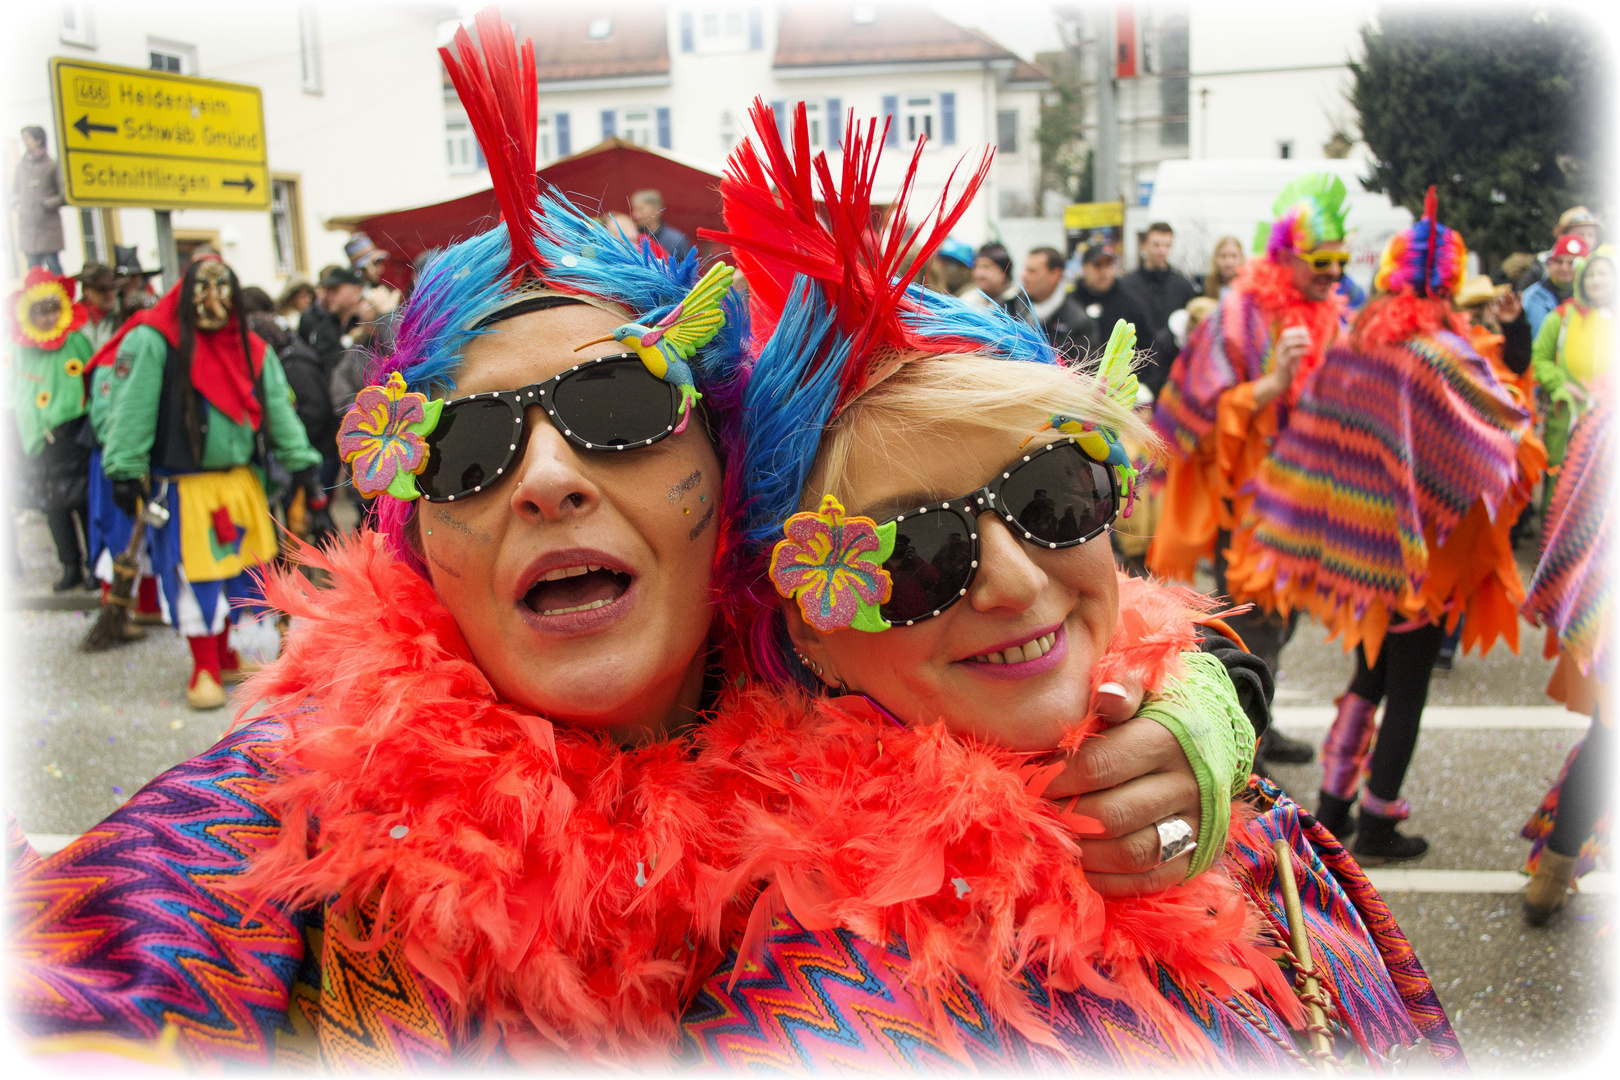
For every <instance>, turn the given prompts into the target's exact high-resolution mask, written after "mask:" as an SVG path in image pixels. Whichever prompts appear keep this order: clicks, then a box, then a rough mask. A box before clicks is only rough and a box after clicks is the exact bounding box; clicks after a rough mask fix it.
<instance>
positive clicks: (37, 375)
mask: <svg viewBox="0 0 1620 1080" xmlns="http://www.w3.org/2000/svg"><path fill="white" fill-rule="evenodd" d="M92 352H93V350H92V349H91V348H90V342H88V341H87V340H85V337H84V335H83V334H81V333H79V332H78V331H77V330H75V331H73V332H72V333H70V334H69V335H68V336H67V340H66V341H64V342H62V345H61V347H60V348H57V349H54V350H51V349H41V348H37V347H35V346H33V345H13V346H12V350H11V364H12V371H11V392H10V394H9V395H8V398H9V400H10V402H11V407H12V409H13V410H14V411H15V412H16V414H17V434H18V436H19V437H20V438H21V439H22V445H23V453H25V454H27V455H28V456H29V457H38V456H39V454H40V452H41V451H42V450H44V449H45V438H46V435H47V433H48V432H50V431H53V430H55V429H56V428H58V427H60V426H61V425H63V424H65V423H67V422H68V421H70V420H77V419H78V418H79V417H81V416H83V415H84V413H85V404H84V376H83V371H84V365H85V364H86V363H88V362H89V360H90V356H91V354H92Z"/></svg>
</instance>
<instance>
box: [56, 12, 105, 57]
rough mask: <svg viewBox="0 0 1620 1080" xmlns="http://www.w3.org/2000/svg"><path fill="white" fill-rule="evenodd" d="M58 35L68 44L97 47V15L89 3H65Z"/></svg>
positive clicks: (88, 47) (90, 47)
mask: <svg viewBox="0 0 1620 1080" xmlns="http://www.w3.org/2000/svg"><path fill="white" fill-rule="evenodd" d="M57 36H58V37H60V38H61V39H62V41H63V42H64V43H65V44H68V45H83V46H84V47H85V48H87V49H93V48H95V47H96V16H95V13H94V12H93V11H91V10H90V5H89V4H63V5H62V25H61V26H60V27H58V28H57Z"/></svg>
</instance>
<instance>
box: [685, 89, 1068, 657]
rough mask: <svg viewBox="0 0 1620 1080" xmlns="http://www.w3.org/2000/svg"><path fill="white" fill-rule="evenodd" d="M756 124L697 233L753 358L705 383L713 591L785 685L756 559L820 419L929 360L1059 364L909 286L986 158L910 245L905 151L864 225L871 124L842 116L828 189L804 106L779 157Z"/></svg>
mask: <svg viewBox="0 0 1620 1080" xmlns="http://www.w3.org/2000/svg"><path fill="white" fill-rule="evenodd" d="M753 119H754V127H755V138H756V139H757V140H758V142H759V144H760V145H761V146H762V147H763V148H764V151H765V158H764V160H763V161H762V160H761V159H760V157H759V153H758V151H756V150H755V149H754V147H753V144H752V143H751V142H748V141H745V142H743V143H741V144H739V146H738V149H737V150H736V151H735V152H734V153H733V156H732V159H731V161H730V162H729V163H728V166H727V170H726V175H725V178H724V179H723V180H722V181H721V185H720V192H721V195H722V197H723V200H724V204H725V219H726V226H727V228H726V231H725V232H723V233H706V232H700V234H699V235H703V236H708V237H711V238H714V239H719V240H724V241H726V242H727V243H729V244H730V245H731V247H732V251H733V253H734V254H735V255H736V258H737V262H738V265H739V266H740V267H741V269H742V272H743V274H744V275H745V277H746V279H747V281H748V284H749V295H750V321H751V322H752V324H753V326H754V328H755V336H754V338H753V341H752V346H751V352H752V354H753V355H751V356H735V355H733V356H727V357H725V358H722V359H720V361H719V365H720V366H719V367H717V368H716V369H715V370H714V371H713V373H712V374H713V376H714V377H715V382H716V385H717V390H716V391H715V394H714V397H715V398H716V399H717V404H719V405H720V406H721V413H722V417H723V421H724V423H723V430H724V434H725V443H726V451H727V462H728V468H727V472H726V506H727V508H728V510H729V512H730V515H731V516H732V518H733V520H734V522H735V526H736V533H735V538H736V545H735V548H734V549H733V551H732V562H731V567H730V571H729V573H728V574H727V586H726V591H725V593H724V594H723V595H724V596H725V598H726V599H727V600H728V601H729V603H728V604H727V615H728V618H730V619H731V621H732V623H733V630H734V631H735V633H736V635H737V639H738V641H739V643H740V644H741V645H742V647H743V649H744V652H745V658H746V660H747V662H748V663H749V665H750V666H751V667H752V668H753V670H754V673H755V674H757V675H760V676H762V677H764V678H766V679H770V680H772V681H775V682H787V681H790V680H792V679H795V678H798V677H799V669H798V666H797V665H795V664H792V663H791V662H790V661H791V659H792V656H793V652H792V647H791V644H790V643H789V642H788V640H787V636H786V629H785V626H784V624H783V622H782V618H781V615H780V613H779V611H778V609H777V603H776V593H775V589H774V586H773V585H772V584H771V582H770V580H769V578H768V576H767V573H766V564H767V563H768V560H769V556H770V550H771V548H772V546H773V545H774V544H775V543H776V541H778V540H780V539H781V537H782V523H783V522H784V521H785V520H786V519H787V518H788V517H789V516H790V515H792V514H793V513H795V512H796V511H797V510H798V509H799V502H800V497H801V494H802V493H803V491H804V486H805V484H806V482H807V481H808V480H809V477H810V470H811V468H812V467H813V465H814V463H815V459H816V454H817V452H818V451H819V449H820V446H821V440H822V436H823V434H824V433H825V430H826V427H827V425H828V424H829V423H830V422H831V421H832V420H833V419H834V418H835V417H836V416H837V415H838V413H839V412H841V411H842V410H843V409H844V408H847V407H848V405H849V404H850V403H851V402H852V401H854V400H855V399H856V398H857V397H859V396H860V395H861V394H862V393H865V392H866V391H867V390H869V389H871V388H872V387H873V386H875V385H877V384H878V383H880V382H882V381H883V380H884V379H886V378H888V377H889V376H890V375H892V374H894V372H896V371H897V370H899V369H900V368H901V367H904V366H905V365H907V364H910V363H916V362H926V361H927V359H928V358H929V357H933V356H939V355H942V354H978V355H984V356H993V357H999V358H1001V359H1005V360H1011V361H1020V362H1027V363H1036V364H1053V365H1055V364H1057V363H1059V359H1058V356H1057V354H1056V353H1055V352H1054V351H1053V350H1052V346H1051V345H1050V344H1049V343H1048V342H1047V340H1046V337H1045V335H1044V334H1043V333H1041V332H1040V331H1039V330H1038V329H1037V328H1035V327H1033V326H1031V325H1030V324H1028V323H1026V322H1024V321H1023V320H1021V319H1017V318H1014V317H1013V316H1012V315H1010V314H1008V313H1007V312H1006V311H1004V310H1003V309H1002V308H1000V307H999V306H995V307H978V306H975V305H973V304H970V303H968V302H966V301H964V300H960V299H958V298H956V297H954V296H947V295H944V294H941V293H936V292H930V291H927V290H925V289H923V288H922V287H921V286H919V285H917V284H915V282H914V280H913V279H914V275H913V274H912V273H911V268H914V267H918V266H922V265H925V264H926V263H927V260H928V257H929V255H930V254H931V252H932V251H933V250H934V249H935V248H936V247H937V246H938V244H939V243H942V242H943V240H944V238H945V237H946V235H948V233H949V230H950V227H951V226H952V225H954V223H955V222H956V221H957V220H959V218H960V216H961V214H962V212H963V211H964V210H966V208H967V205H968V203H969V202H970V201H971V199H972V196H973V194H974V192H975V191H976V190H977V187H978V185H979V182H980V181H982V178H983V176H984V173H985V171H986V170H987V168H988V165H989V157H988V155H986V156H985V157H984V158H983V159H982V161H981V164H980V167H979V169H978V171H977V172H976V173H975V174H974V176H973V178H972V179H970V181H969V183H968V184H967V186H966V190H964V191H960V192H958V193H956V194H955V195H954V197H953V196H952V194H951V193H950V184H949V183H947V185H946V193H945V194H944V195H942V196H941V198H940V201H939V204H938V205H937V206H936V207H935V208H934V209H933V211H932V212H931V213H930V214H929V215H926V216H925V219H924V223H923V226H922V227H919V228H917V229H916V231H915V233H912V234H911V235H910V236H909V237H908V236H907V235H906V232H907V225H906V202H907V198H908V195H909V192H910V189H911V183H912V179H913V178H914V176H915V173H916V168H917V158H916V157H915V156H913V158H912V161H911V167H910V169H909V170H908V172H907V174H906V177H905V179H904V180H903V181H902V183H901V186H900V192H899V195H898V196H897V197H896V199H895V200H894V202H892V203H891V204H890V205H889V211H888V216H887V219H886V222H887V223H886V225H885V227H884V228H882V229H874V228H873V227H872V225H871V222H872V221H873V220H874V218H875V215H874V213H873V212H872V202H871V188H872V182H873V180H874V178H875V174H876V171H877V161H878V157H879V156H880V154H881V152H882V145H883V135H882V134H880V133H879V132H878V131H877V129H876V124H875V122H870V123H867V124H865V125H860V126H857V125H856V124H855V123H854V121H853V116H851V117H850V118H849V122H848V123H847V124H846V126H845V131H847V132H848V133H849V136H848V138H847V139H846V143H845V146H844V151H843V176H842V180H841V182H835V181H834V179H833V176H832V172H831V170H830V168H829V167H828V166H827V162H826V156H825V155H817V156H816V158H815V159H814V160H813V161H812V159H811V157H810V153H809V142H808V138H807V136H806V131H807V128H806V126H805V116H804V108H803V106H800V107H799V109H798V111H797V115H796V116H795V118H794V122H793V127H792V135H793V143H794V145H793V149H792V153H791V155H790V153H789V151H788V148H787V147H786V146H784V144H783V141H782V139H781V137H780V135H779V134H778V131H777V127H776V123H775V119H774V117H773V115H772V114H771V112H770V111H769V110H768V109H766V108H765V107H764V105H763V104H762V103H759V102H756V103H755V109H754V115H753ZM918 149H919V151H920V150H921V145H920V143H919V147H918ZM813 180H815V181H819V192H817V193H815V194H812V181H813ZM930 219H931V220H930Z"/></svg>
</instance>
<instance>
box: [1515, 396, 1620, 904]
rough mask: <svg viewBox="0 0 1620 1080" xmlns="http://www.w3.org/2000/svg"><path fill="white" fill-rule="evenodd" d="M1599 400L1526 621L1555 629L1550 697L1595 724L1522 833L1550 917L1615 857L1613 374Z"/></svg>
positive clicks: (1571, 457) (1586, 421)
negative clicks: (1611, 775) (1602, 862)
mask: <svg viewBox="0 0 1620 1080" xmlns="http://www.w3.org/2000/svg"><path fill="white" fill-rule="evenodd" d="M1594 389H1595V390H1596V391H1597V393H1598V395H1600V396H1598V398H1597V403H1596V404H1595V405H1594V406H1593V407H1592V408H1591V409H1590V410H1589V411H1588V412H1587V413H1586V414H1585V415H1584V416H1583V417H1582V418H1581V420H1580V423H1579V424H1577V425H1576V428H1575V432H1574V435H1573V437H1572V438H1571V439H1570V442H1569V453H1568V455H1567V456H1566V457H1565V459H1564V467H1563V469H1562V470H1561V472H1560V473H1559V476H1558V484H1557V487H1556V488H1555V489H1554V491H1553V497H1552V503H1551V507H1550V510H1549V512H1548V515H1547V524H1546V527H1545V529H1544V530H1543V532H1542V537H1543V539H1542V546H1541V562H1540V563H1539V564H1538V565H1537V567H1536V573H1535V577H1534V578H1532V579H1531V581H1530V593H1529V596H1527V597H1526V599H1525V602H1524V607H1523V611H1524V614H1525V617H1526V618H1528V619H1530V620H1531V621H1532V622H1535V623H1539V624H1541V625H1544V626H1545V627H1546V628H1547V640H1546V655H1547V656H1549V657H1552V656H1556V657H1557V658H1558V666H1557V667H1556V668H1554V670H1553V675H1552V679H1551V681H1550V682H1549V683H1548V685H1547V696H1548V697H1550V698H1552V699H1553V700H1554V701H1559V702H1562V703H1564V705H1565V706H1567V707H1568V708H1569V709H1570V710H1571V711H1572V712H1579V713H1585V714H1587V715H1588V716H1590V717H1592V726H1591V728H1590V729H1589V730H1588V731H1587V733H1586V738H1584V739H1582V740H1581V741H1580V742H1579V743H1577V744H1576V745H1575V747H1574V748H1573V749H1572V750H1570V752H1569V757H1568V758H1567V759H1565V761H1564V767H1563V769H1562V770H1561V771H1560V772H1559V775H1558V779H1557V781H1556V782H1555V783H1554V784H1553V786H1552V788H1551V790H1549V791H1548V792H1547V795H1546V798H1544V799H1543V800H1542V802H1541V805H1540V807H1538V808H1537V810H1536V812H1535V814H1534V815H1533V816H1532V817H1531V819H1530V821H1529V822H1527V823H1526V824H1525V827H1524V829H1523V832H1522V835H1523V836H1524V838H1525V839H1526V840H1529V841H1531V848H1530V857H1529V859H1528V861H1527V862H1526V864H1525V869H1526V871H1527V872H1529V873H1530V874H1531V875H1532V878H1531V882H1530V886H1529V889H1528V891H1527V895H1526V900H1527V912H1528V914H1529V917H1530V920H1531V921H1532V922H1533V923H1536V924H1538V925H1539V924H1540V923H1542V922H1545V921H1546V920H1547V918H1548V917H1549V916H1550V915H1551V914H1552V912H1553V910H1555V909H1556V908H1557V907H1559V906H1560V905H1561V904H1562V903H1563V901H1564V897H1565V895H1566V894H1567V892H1568V890H1569V887H1570V885H1571V883H1572V882H1573V881H1574V880H1575V879H1577V878H1579V877H1581V876H1582V875H1584V874H1585V873H1587V872H1588V871H1589V870H1591V869H1592V868H1593V866H1594V865H1596V863H1597V861H1598V859H1599V858H1600V857H1604V856H1606V855H1607V851H1608V837H1609V822H1610V813H1609V807H1608V801H1607V800H1608V798H1609V792H1610V787H1609V784H1608V783H1607V782H1606V780H1605V768H1606V766H1607V764H1608V761H1607V759H1608V758H1609V755H1610V754H1611V753H1612V750H1611V749H1610V748H1611V747H1612V745H1613V741H1614V740H1613V735H1614V714H1613V709H1612V704H1611V702H1610V700H1609V698H1608V688H1609V686H1610V685H1611V684H1612V682H1613V678H1614V676H1613V668H1612V666H1611V665H1612V663H1613V657H1612V654H1611V649H1612V646H1611V644H1610V640H1609V619H1610V610H1609V597H1610V594H1611V593H1612V592H1613V590H1614V584H1613V576H1612V574H1611V571H1610V568H1609V565H1608V559H1609V558H1610V557H1611V554H1612V553H1611V548H1610V531H1609V508H1610V503H1611V501H1612V490H1613V487H1612V484H1613V474H1614V456H1615V453H1616V451H1617V448H1616V446H1615V441H1614V424H1613V420H1612V417H1613V415H1614V393H1615V390H1616V387H1615V379H1614V377H1613V376H1612V375H1611V376H1609V377H1608V378H1607V379H1605V380H1597V381H1595V382H1594Z"/></svg>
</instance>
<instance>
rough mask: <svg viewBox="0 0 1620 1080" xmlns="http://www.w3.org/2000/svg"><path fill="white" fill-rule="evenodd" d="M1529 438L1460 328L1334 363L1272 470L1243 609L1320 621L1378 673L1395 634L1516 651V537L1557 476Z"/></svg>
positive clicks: (1522, 417)
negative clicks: (1537, 490) (1437, 635)
mask: <svg viewBox="0 0 1620 1080" xmlns="http://www.w3.org/2000/svg"><path fill="white" fill-rule="evenodd" d="M1403 299H1409V298H1400V297H1396V298H1391V301H1390V302H1392V303H1400V302H1401V301H1402V300H1403ZM1375 303H1377V302H1376V301H1375ZM1373 310H1374V314H1375V316H1376V315H1377V313H1378V312H1379V310H1380V309H1378V308H1375V309H1373ZM1386 313H1388V312H1387V310H1386ZM1357 344H1359V346H1360V347H1359V348H1357V347H1355V346H1356V345H1357ZM1530 424H1531V421H1530V417H1529V414H1527V413H1525V412H1524V411H1523V410H1522V409H1520V408H1519V407H1518V406H1517V405H1516V404H1514V402H1513V400H1512V398H1511V397H1510V396H1509V395H1508V393H1507V392H1506V390H1505V389H1504V388H1503V387H1502V386H1501V385H1500V384H1499V383H1497V382H1496V380H1495V378H1494V377H1493V376H1492V375H1491V373H1490V368H1489V367H1488V365H1487V364H1486V362H1485V361H1484V359H1482V358H1481V357H1480V356H1479V355H1478V354H1477V353H1475V352H1474V350H1473V349H1472V348H1471V347H1470V346H1469V344H1468V342H1467V341H1466V340H1465V339H1464V338H1462V337H1461V336H1459V335H1458V334H1457V333H1456V332H1455V331H1454V330H1453V329H1451V328H1449V327H1444V328H1442V327H1435V328H1432V329H1428V330H1424V331H1422V332H1419V333H1416V334H1412V335H1410V336H1405V337H1403V338H1401V339H1399V340H1395V341H1381V342H1380V341H1374V340H1368V339H1367V338H1365V337H1361V338H1353V343H1352V346H1351V347H1348V348H1337V349H1334V350H1332V351H1331V352H1329V353H1328V357H1327V361H1326V362H1325V363H1324V364H1323V366H1322V368H1321V369H1320V370H1319V371H1318V372H1317V373H1316V375H1315V377H1314V378H1313V379H1312V380H1311V382H1310V383H1309V384H1308V385H1307V387H1306V389H1305V392H1304V394H1302V395H1301V397H1300V401H1299V405H1298V407H1297V408H1296V409H1295V410H1294V414H1293V416H1292V418H1291V419H1290V421H1289V424H1288V428H1287V430H1286V431H1285V432H1284V433H1283V434H1282V435H1281V437H1279V438H1278V440H1277V443H1276V446H1275V448H1274V449H1273V451H1272V454H1271V456H1270V457H1269V458H1268V459H1267V460H1266V461H1265V463H1264V464H1263V465H1262V466H1261V468H1260V472H1259V476H1258V478H1257V480H1256V483H1255V489H1254V503H1253V506H1252V508H1251V510H1250V524H1251V526H1252V530H1253V531H1252V534H1243V535H1242V536H1239V537H1234V552H1233V559H1232V563H1231V565H1230V568H1229V569H1228V571H1227V582H1228V584H1229V585H1230V586H1231V589H1232V593H1233V596H1234V597H1235V598H1237V599H1242V600H1255V601H1258V602H1259V603H1261V604H1262V605H1263V606H1265V607H1267V608H1268V609H1277V610H1281V611H1284V612H1286V611H1288V610H1290V609H1293V608H1302V609H1304V610H1306V611H1309V612H1310V613H1311V614H1312V615H1313V616H1315V617H1316V619H1317V620H1318V621H1320V622H1321V623H1323V624H1324V625H1325V626H1327V627H1329V628H1330V629H1331V630H1332V631H1333V632H1334V633H1336V634H1337V633H1343V634H1344V636H1345V637H1344V644H1345V648H1346V649H1350V648H1353V647H1355V646H1356V645H1357V644H1358V643H1361V644H1365V646H1366V649H1367V654H1368V659H1369V662H1371V661H1372V660H1373V659H1375V658H1376V656H1377V653H1378V648H1379V645H1380V643H1381V642H1382V640H1383V636H1384V632H1385V630H1386V628H1387V627H1388V626H1390V625H1391V624H1398V623H1400V622H1403V621H1407V620H1419V621H1438V620H1440V619H1446V620H1447V621H1448V623H1450V622H1454V621H1455V619H1456V617H1457V616H1458V615H1463V614H1465V613H1466V619H1465V622H1464V631H1463V634H1464V645H1465V647H1466V646H1468V645H1471V644H1474V643H1478V645H1479V647H1480V649H1481V651H1484V650H1486V649H1489V648H1490V646H1491V645H1492V644H1493V643H1494V642H1495V640H1496V639H1497V637H1498V636H1500V637H1504V638H1506V639H1507V641H1508V643H1509V644H1510V645H1511V646H1512V647H1513V648H1514V649H1517V648H1518V614H1517V610H1516V609H1517V607H1518V604H1519V602H1520V601H1521V600H1522V599H1523V595H1524V591H1523V585H1522V584H1521V582H1520V579H1519V572H1518V569H1517V567H1516V566H1515V564H1514V562H1513V551H1512V548H1511V546H1509V544H1508V539H1507V531H1508V528H1509V527H1510V526H1511V525H1512V523H1513V522H1514V521H1515V520H1516V519H1517V518H1518V515H1519V511H1520V510H1521V509H1522V508H1523V507H1524V504H1525V502H1526V501H1527V500H1528V498H1529V496H1530V489H1531V486H1532V485H1533V484H1534V482H1535V480H1536V478H1537V477H1538V476H1540V474H1541V471H1542V468H1543V467H1544V464H1545V454H1544V452H1543V451H1542V449H1541V444H1540V442H1539V441H1538V440H1537V439H1536V437H1535V435H1534V434H1533V432H1532V431H1531V427H1530ZM1239 548H1241V549H1242V550H1238V549H1239Z"/></svg>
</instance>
